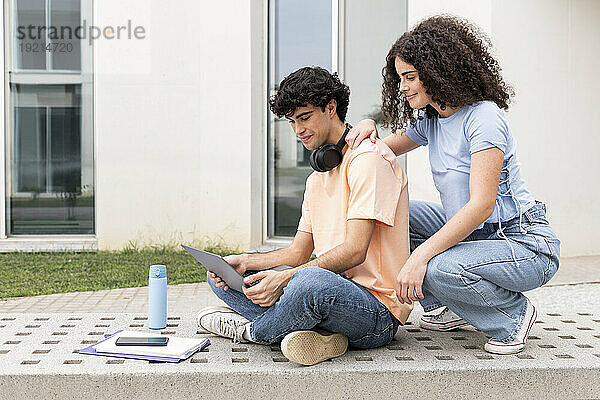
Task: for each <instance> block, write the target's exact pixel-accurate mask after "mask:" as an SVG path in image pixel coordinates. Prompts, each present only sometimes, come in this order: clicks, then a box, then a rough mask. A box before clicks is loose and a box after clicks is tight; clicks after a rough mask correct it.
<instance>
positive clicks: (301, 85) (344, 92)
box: [269, 67, 350, 122]
mask: <svg viewBox="0 0 600 400" xmlns="http://www.w3.org/2000/svg"><path fill="white" fill-rule="evenodd" d="M331 99H335V101H336V103H337V108H336V113H337V115H338V117H339V118H340V120H341V121H342V122H344V121H345V119H346V112H347V111H348V104H349V103H350V88H349V87H348V86H347V85H345V84H343V83H342V82H340V79H339V78H338V75H337V73H334V74H331V73H329V71H327V70H326V69H324V68H320V67H304V68H300V69H299V70H297V71H295V72H292V73H291V74H289V75H288V76H286V77H285V78H284V79H283V80H282V81H281V83H280V84H279V90H277V92H276V93H275V95H273V96H271V98H270V99H269V106H270V108H271V111H272V112H273V114H275V115H277V116H278V117H279V118H281V117H283V116H289V115H291V114H292V113H293V112H294V111H295V110H296V108H298V107H304V106H306V105H308V104H312V105H313V106H315V107H321V109H322V110H323V111H325V106H326V105H327V104H328V103H329V102H330V101H331Z"/></svg>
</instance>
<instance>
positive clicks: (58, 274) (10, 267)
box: [0, 245, 238, 298]
mask: <svg viewBox="0 0 600 400" xmlns="http://www.w3.org/2000/svg"><path fill="white" fill-rule="evenodd" d="M199 248H204V249H205V250H209V251H212V252H214V253H217V254H220V255H222V256H225V255H228V254H232V253H236V252H238V251H237V250H236V249H230V248H227V247H226V246H223V245H203V246H199ZM153 264H164V265H166V266H167V282H168V284H169V285H173V284H179V283H193V282H204V281H206V269H204V267H202V266H201V265H200V264H198V262H197V261H196V260H195V259H194V258H193V257H192V256H190V255H189V254H188V253H187V252H185V251H183V250H180V249H178V248H177V247H175V246H161V247H147V248H141V249H140V248H137V247H136V246H129V247H128V248H126V249H124V250H120V251H96V252H81V253H77V252H52V253H24V252H16V253H4V254H0V282H1V283H2V284H1V285H0V298H6V297H21V296H37V295H42V294H52V293H67V292H83V291H88V290H102V289H116V288H127V287H138V286H147V285H148V268H149V266H150V265H153Z"/></svg>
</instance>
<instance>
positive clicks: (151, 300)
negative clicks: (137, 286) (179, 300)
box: [148, 265, 167, 329]
mask: <svg viewBox="0 0 600 400" xmlns="http://www.w3.org/2000/svg"><path fill="white" fill-rule="evenodd" d="M166 326H167V267H165V266H164V265H152V266H150V274H149V277H148V328H150V329H163V328H166Z"/></svg>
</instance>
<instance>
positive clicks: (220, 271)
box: [181, 244, 291, 292]
mask: <svg viewBox="0 0 600 400" xmlns="http://www.w3.org/2000/svg"><path fill="white" fill-rule="evenodd" d="M181 247H183V249H184V250H185V251H187V252H188V253H190V254H191V255H192V257H194V258H195V259H196V260H197V261H198V262H199V263H200V264H202V265H204V268H206V269H207V270H209V271H210V272H214V273H215V274H217V275H218V276H220V277H221V279H223V280H224V281H225V283H226V284H227V286H229V287H230V288H231V289H235V290H237V291H239V292H241V291H242V286H243V285H244V282H243V276H242V275H240V274H239V273H238V272H237V271H236V270H235V268H233V267H232V266H231V265H229V264H228V263H227V261H225V260H224V259H223V257H221V256H219V255H217V254H213V253H211V252H208V251H204V250H198V249H195V248H193V247H190V246H186V245H183V244H182V245H181ZM289 268H291V267H290V266H287V265H279V266H277V267H275V268H273V270H275V271H281V270H284V269H289ZM256 272H258V271H256ZM256 283H258V281H257V282H256Z"/></svg>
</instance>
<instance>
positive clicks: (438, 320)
mask: <svg viewBox="0 0 600 400" xmlns="http://www.w3.org/2000/svg"><path fill="white" fill-rule="evenodd" d="M419 325H420V326H421V328H423V329H428V330H430V331H442V332H445V331H452V330H455V329H458V327H460V326H463V325H467V321H465V320H464V319H462V318H461V317H459V316H458V315H456V314H454V313H453V312H452V310H450V309H449V308H448V307H444V308H443V309H442V311H440V312H439V313H437V314H425V315H423V316H422V317H421V320H420V321H419Z"/></svg>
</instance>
